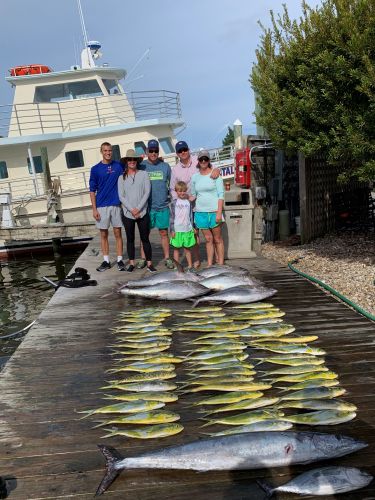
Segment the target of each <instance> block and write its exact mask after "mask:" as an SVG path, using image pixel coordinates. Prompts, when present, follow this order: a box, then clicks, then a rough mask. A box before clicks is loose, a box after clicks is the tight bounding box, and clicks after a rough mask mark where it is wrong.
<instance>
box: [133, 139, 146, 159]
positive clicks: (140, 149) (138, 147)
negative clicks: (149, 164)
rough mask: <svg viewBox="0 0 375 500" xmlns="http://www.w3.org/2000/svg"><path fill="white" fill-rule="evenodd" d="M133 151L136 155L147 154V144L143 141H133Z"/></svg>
mask: <svg viewBox="0 0 375 500" xmlns="http://www.w3.org/2000/svg"><path fill="white" fill-rule="evenodd" d="M134 151H135V152H136V153H137V154H138V155H142V156H143V155H146V154H147V146H146V144H145V143H144V142H143V141H136V142H135V143H134Z"/></svg>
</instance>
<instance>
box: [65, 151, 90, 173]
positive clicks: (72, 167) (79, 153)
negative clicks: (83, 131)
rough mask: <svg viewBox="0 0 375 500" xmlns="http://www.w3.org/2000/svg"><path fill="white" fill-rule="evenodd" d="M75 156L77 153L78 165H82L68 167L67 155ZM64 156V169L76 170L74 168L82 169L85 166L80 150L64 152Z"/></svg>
mask: <svg viewBox="0 0 375 500" xmlns="http://www.w3.org/2000/svg"><path fill="white" fill-rule="evenodd" d="M72 153H73V154H76V153H78V155H79V157H80V163H82V165H74V166H70V164H69V161H68V155H70V154H72ZM64 154H65V163H66V168H67V169H68V170H72V169H76V168H82V167H84V166H85V159H84V156H83V151H82V149H74V150H72V151H65V152H64Z"/></svg>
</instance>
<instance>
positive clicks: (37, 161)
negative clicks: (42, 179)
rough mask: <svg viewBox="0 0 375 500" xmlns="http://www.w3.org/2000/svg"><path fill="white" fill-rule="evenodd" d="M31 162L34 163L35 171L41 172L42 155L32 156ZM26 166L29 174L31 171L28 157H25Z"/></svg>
mask: <svg viewBox="0 0 375 500" xmlns="http://www.w3.org/2000/svg"><path fill="white" fill-rule="evenodd" d="M33 163H34V168H35V173H36V174H42V173H43V164H42V157H41V156H33ZM27 168H28V169H29V174H30V175H32V173H33V171H32V169H31V163H30V158H27Z"/></svg>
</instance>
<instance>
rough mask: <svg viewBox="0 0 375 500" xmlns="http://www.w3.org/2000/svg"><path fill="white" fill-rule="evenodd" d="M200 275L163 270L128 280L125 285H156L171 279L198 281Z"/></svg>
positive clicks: (133, 286)
mask: <svg viewBox="0 0 375 500" xmlns="http://www.w3.org/2000/svg"><path fill="white" fill-rule="evenodd" d="M201 279H202V277H201V276H199V275H198V274H195V273H181V272H179V271H164V272H162V273H155V274H152V275H151V276H146V277H144V278H140V279H138V280H130V281H128V282H127V283H126V284H125V286H126V287H128V288H139V287H143V286H151V285H157V284H159V283H169V282H171V281H193V282H198V281H200V280H201Z"/></svg>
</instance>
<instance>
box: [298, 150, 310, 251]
mask: <svg viewBox="0 0 375 500" xmlns="http://www.w3.org/2000/svg"><path fill="white" fill-rule="evenodd" d="M298 170H299V213H300V218H301V220H300V224H301V244H302V245H303V244H304V243H306V242H307V241H308V238H309V237H308V221H307V206H306V203H307V186H306V163H305V156H304V155H303V154H302V153H298Z"/></svg>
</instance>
